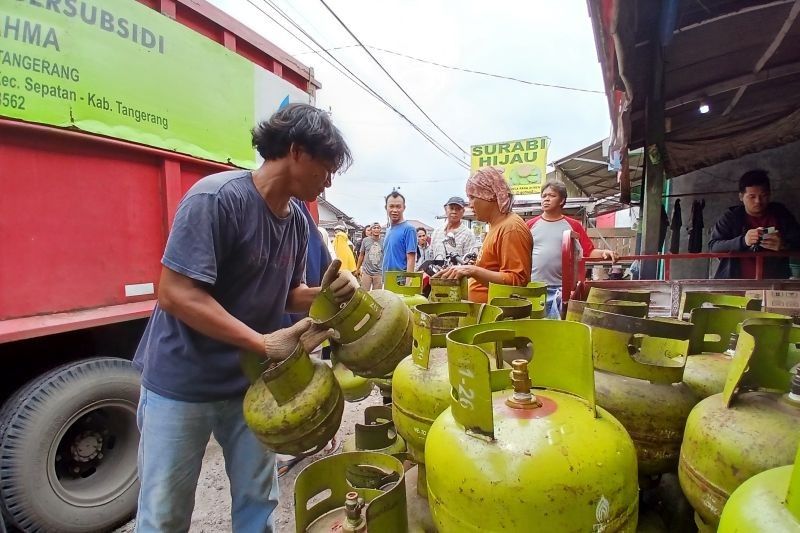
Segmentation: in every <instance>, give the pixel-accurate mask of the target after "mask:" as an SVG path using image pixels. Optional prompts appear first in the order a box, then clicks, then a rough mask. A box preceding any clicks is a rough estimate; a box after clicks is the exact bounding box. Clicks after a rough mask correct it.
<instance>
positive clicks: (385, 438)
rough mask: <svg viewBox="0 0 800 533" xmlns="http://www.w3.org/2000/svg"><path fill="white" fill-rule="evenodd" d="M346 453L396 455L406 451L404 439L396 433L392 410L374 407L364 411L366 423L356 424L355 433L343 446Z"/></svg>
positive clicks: (386, 407)
mask: <svg viewBox="0 0 800 533" xmlns="http://www.w3.org/2000/svg"><path fill="white" fill-rule="evenodd" d="M342 450H343V451H345V452H355V451H359V452H378V453H387V454H389V455H396V454H399V453H403V452H405V451H406V443H405V441H404V440H403V437H401V436H400V435H398V434H397V431H395V427H394V422H392V408H391V407H389V406H388V405H372V406H370V407H367V408H366V409H364V423H363V424H356V426H355V432H354V433H353V434H352V435H350V436H349V437H347V439H345V441H344V445H343V446H342Z"/></svg>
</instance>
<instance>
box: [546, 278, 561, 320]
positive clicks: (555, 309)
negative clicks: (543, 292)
mask: <svg viewBox="0 0 800 533" xmlns="http://www.w3.org/2000/svg"><path fill="white" fill-rule="evenodd" d="M544 310H545V312H546V315H545V316H546V317H547V318H552V319H554V320H561V287H559V286H552V287H547V300H546V301H545V304H544Z"/></svg>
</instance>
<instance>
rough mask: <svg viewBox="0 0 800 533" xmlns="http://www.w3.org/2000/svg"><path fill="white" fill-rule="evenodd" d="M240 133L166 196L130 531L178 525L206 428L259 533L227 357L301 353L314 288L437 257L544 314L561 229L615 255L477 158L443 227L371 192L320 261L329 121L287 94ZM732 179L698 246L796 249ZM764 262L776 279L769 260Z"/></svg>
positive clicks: (751, 184) (780, 211)
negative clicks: (245, 156) (233, 150)
mask: <svg viewBox="0 0 800 533" xmlns="http://www.w3.org/2000/svg"><path fill="white" fill-rule="evenodd" d="M252 141H253V146H254V147H255V148H256V149H257V150H258V152H259V154H260V155H261V157H262V158H263V160H264V161H263V163H262V164H261V166H260V167H259V168H258V169H256V170H254V171H247V170H234V171H228V172H222V173H219V174H214V175H211V176H207V177H205V178H203V179H201V180H199V181H198V182H197V183H196V184H195V185H194V186H192V187H191V189H190V190H189V191H188V192H187V193H186V195H185V196H184V198H183V199H182V200H181V202H180V205H179V207H178V210H177V213H176V215H175V220H174V222H173V225H172V228H171V230H170V234H169V238H168V240H167V245H166V249H165V251H164V255H163V258H162V271H161V278H160V282H159V288H158V303H157V305H156V307H155V310H154V311H153V314H152V316H151V318H150V321H149V322H148V324H147V327H146V329H145V332H144V335H143V337H142V339H141V342H140V345H139V348H138V350H137V352H136V356H135V359H134V365H135V366H136V367H137V368H138V369H139V370H140V371H141V373H142V388H141V396H140V403H139V407H138V411H137V422H138V426H139V430H140V434H141V438H140V444H139V480H140V482H141V491H140V496H139V502H138V514H137V517H136V530H137V531H139V532H142V533H146V532H151V531H153V532H154V531H186V530H187V529H188V527H189V524H190V519H191V514H192V509H193V506H194V493H195V489H196V485H197V481H198V476H199V474H200V468H201V465H202V459H203V455H204V453H205V448H206V444H207V443H208V440H209V438H210V436H211V435H212V434H213V435H214V436H215V438H216V439H217V441H218V442H219V443H220V445H221V447H222V450H223V454H224V457H225V466H226V472H227V473H228V477H229V478H230V484H231V497H232V511H231V512H232V520H233V529H234V530H235V531H251V530H252V531H272V512H273V510H274V508H275V506H276V504H277V483H276V465H275V463H276V461H275V456H274V454H272V453H271V452H269V451H267V450H265V449H264V448H263V447H262V446H261V445H260V443H259V442H258V441H257V439H256V438H255V436H254V435H253V433H252V432H251V431H249V430H248V428H247V426H246V424H245V422H244V418H243V414H242V408H241V404H242V397H243V396H244V393H245V391H246V390H247V387H248V386H249V382H248V380H247V378H246V377H245V375H244V374H243V372H242V370H241V368H240V362H239V354H240V353H241V352H243V351H244V352H250V353H257V354H261V356H262V357H263V358H264V361H265V365H266V364H267V362H269V361H273V362H275V361H281V360H283V359H285V358H287V357H289V356H290V355H291V353H292V351H293V350H294V349H295V347H296V346H298V345H301V346H303V347H304V348H305V349H306V350H308V351H311V350H313V349H315V348H317V347H318V346H319V345H320V344H322V343H323V342H324V341H326V340H328V339H329V338H331V336H332V335H334V332H333V330H328V329H324V328H321V327H320V326H318V325H315V324H314V323H313V322H312V321H311V320H310V319H309V318H306V317H305V315H306V314H307V312H308V310H309V307H310V305H311V302H312V301H313V299H314V298H315V297H316V296H317V294H319V292H320V290H321V288H322V287H326V288H327V287H329V288H330V290H331V292H332V294H333V295H334V297H335V298H336V299H337V301H339V302H345V301H347V300H348V299H349V298H350V297H351V296H352V295H353V294H354V292H355V290H356V289H357V288H358V287H359V286H360V287H361V288H363V289H365V290H372V289H377V288H381V287H382V283H383V274H384V273H386V272H389V271H404V272H412V271H414V270H416V269H419V268H423V266H424V265H425V263H426V262H429V261H437V260H440V261H442V262H443V265H442V266H443V268H441V269H440V270H439V271H438V272H437V273H435V274H434V275H435V276H439V277H442V278H445V279H461V278H469V283H468V287H469V295H468V296H469V299H470V300H472V301H475V302H486V300H487V295H488V286H489V284H490V283H501V284H506V285H518V286H519V285H526V284H527V283H528V282H530V281H541V282H544V283H546V285H547V287H548V291H547V294H548V299H547V302H548V303H547V305H548V316H549V317H550V318H554V319H558V318H560V313H561V309H560V308H561V304H560V294H559V287H560V286H561V274H562V273H561V254H560V250H561V238H562V235H563V232H564V230H571V231H574V232H576V233H577V234H578V236H579V242H580V245H581V247H582V252H583V254H584V255H587V256H589V257H596V258H603V259H609V260H612V261H614V260H616V255H615V254H614V252H612V251H611V250H604V249H596V248H595V247H594V245H593V244H592V242H591V240H590V239H589V237H588V235H587V233H586V230H585V229H584V228H583V227H582V226H581V224H580V223H579V222H577V221H576V220H573V219H571V218H569V217H567V216H565V215H564V206H565V203H566V200H567V190H566V188H565V187H564V186H563V185H561V184H559V183H555V182H551V183H547V184H545V185H544V186H543V188H542V190H541V198H542V214H541V215H539V216H537V217H535V218H533V219H531V220H529V221H528V222H527V223H526V222H525V221H524V220H523V219H522V218H521V217H520V216H519V215H517V214H516V213H514V212H513V210H512V205H513V195H512V194H511V190H510V188H509V186H508V183H507V180H506V179H505V177H504V176H503V173H502V170H500V169H497V168H492V167H487V168H482V169H480V170H478V171H476V172H475V173H473V174H472V176H470V177H469V179H468V180H467V183H466V189H465V192H466V197H467V200H464V199H463V198H461V197H460V196H452V197H450V198H449V199H448V200H447V201H446V202H445V203H444V205H443V207H444V223H443V224H441V225H440V227H437V228H435V229H434V231H433V232H432V234H431V235H429V234H428V230H427V229H426V228H424V227H419V228H417V227H414V226H413V225H412V224H410V223H409V222H408V221H406V220H405V216H404V215H405V210H406V199H405V197H404V196H403V195H402V194H400V193H399V192H398V191H396V190H395V191H392V192H391V193H389V194H388V195H387V196H386V198H385V204H384V207H385V210H386V217H387V220H388V223H387V225H386V227H385V228H383V227H382V226H381V224H380V223H378V222H374V223H372V224H370V225H369V226H366V227H365V228H364V234H363V238H362V239H361V240H360V242H359V243H358V247H357V248H356V249H355V250H354V249H352V248H351V247H350V241H349V238H348V235H347V233H346V230H345V228H344V227H343V226H342V227H338V228H336V234H335V236H334V243H333V251H334V255H335V256H336V258H335V259H334V260H332V257H331V255H330V254H329V253H328V247H327V244H326V241H327V235H325V234H323V233H319V232H317V231H313V230H310V228H313V227H314V222H313V219H312V217H311V214H310V213H309V211H308V209H307V208H306V206H305V205H304V201H313V200H315V199H316V198H317V197H318V195H319V194H320V193H321V192H323V191H324V189H325V188H327V187H330V186H331V180H332V176H333V174H334V173H336V172H337V171H340V170H341V169H344V168H346V167H347V166H348V165H349V164H350V162H351V155H350V150H349V148H348V146H347V144H346V142H345V140H344V138H343V137H342V135H341V133H340V131H339V130H338V129H337V128H336V127H335V126H334V125H333V123H332V122H331V120H330V117H329V116H328V114H326V113H325V112H323V111H321V110H319V109H316V108H314V107H312V106H310V105H305V104H291V105H289V106H287V107H285V108H283V109H282V110H280V111H278V112H277V113H275V114H274V115H273V116H272V117H271V118H270V119H269V120H267V121H264V122H262V123H260V124H259V125H258V126H257V127H256V128H255V129H254V130H253V132H252ZM739 190H740V195H739V196H740V200H741V202H742V205H740V206H735V207H734V208H731V210H730V211H729V212H727V213H726V214H725V215H724V216H723V218H722V219H721V220H720V221H719V222H718V223H717V224H716V226H715V227H714V231H713V233H712V238H711V243H710V247H711V250H712V251H745V250H753V251H757V250H761V249H764V250H772V251H779V250H785V249H787V248H788V249H797V247H798V246H800V227H798V224H797V222H796V221H795V219H794V217H793V216H792V215H791V213H790V212H789V211H788V210H787V209H786V208H785V207H783V206H782V205H780V204H776V203H771V202H770V201H769V199H770V198H769V196H770V186H769V180H768V178H767V175H766V173H764V172H761V171H755V172H750V173H747V174H745V175H744V176H742V179H741V180H740V184H739ZM467 206H469V207H471V209H472V211H473V213H474V217H475V219H477V220H479V221H482V222H485V223H487V224H488V227H489V230H488V233H487V234H486V235H485V236H484V238H483V242H482V243H481V244H480V245H478V243H477V241H476V236H475V235H474V234H473V233H472V231H471V230H470V228H469V227H467V225H466V224H465V223H464V221H463V217H464V211H465V208H466V207H467ZM474 253H475V254H476V257H475V259H474V261H470V260H469V257H470V255H472V254H474ZM754 268H755V267H754V265H753V263H752V262H750V261H748V260H742V259H731V260H730V261H729V262H722V263H721V264H720V271H721V272H722V274H723V275H726V276H728V277H741V276H743V275H744V276H746V275H749V274H751V273H752V272H751V271H752V270H753V269H754ZM765 268H766V269H768V270H769V275H774V276H776V277H788V276H787V274H788V262H787V260H785V259H777V258H776V260H775V261H774V262H769V263H768V264H767V265H766V267H765Z"/></svg>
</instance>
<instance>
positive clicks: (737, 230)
mask: <svg viewBox="0 0 800 533" xmlns="http://www.w3.org/2000/svg"><path fill="white" fill-rule="evenodd" d="M769 197H770V185H769V176H768V175H767V173H766V171H764V170H750V171H748V172H745V173H744V174H743V175H742V177H741V178H740V179H739V200H741V202H742V205H737V206H734V207H731V208H730V209H728V210H727V211H726V212H725V213H724V214H723V215H722V218H720V219H719V220H718V221H717V223H716V224H715V225H714V229H713V230H712V232H711V240H710V241H709V243H708V248H709V250H710V251H711V252H747V251H753V252H758V251H765V250H766V251H773V252H777V251H780V250H797V249H799V248H800V226H798V224H797V220H795V218H794V216H793V215H792V213H790V212H789V210H788V209H786V207H784V205H783V204H779V203H777V202H770V201H769ZM755 274H756V260H755V259H721V260H720V262H719V268H717V273H716V274H715V276H714V277H715V278H718V279H720V278H727V279H754V278H755ZM789 276H790V271H789V258H788V257H773V258H767V259H765V260H764V278H766V279H785V278H788V277H789Z"/></svg>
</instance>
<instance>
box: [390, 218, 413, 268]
mask: <svg viewBox="0 0 800 533" xmlns="http://www.w3.org/2000/svg"><path fill="white" fill-rule="evenodd" d="M416 252H417V230H416V228H414V226H412V225H411V224H409V223H408V222H406V221H403V222H401V223H400V224H397V225H395V226H389V228H388V229H387V230H386V237H385V238H384V240H383V271H384V272H388V271H389V270H405V269H406V265H407V262H406V254H410V253H416Z"/></svg>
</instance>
